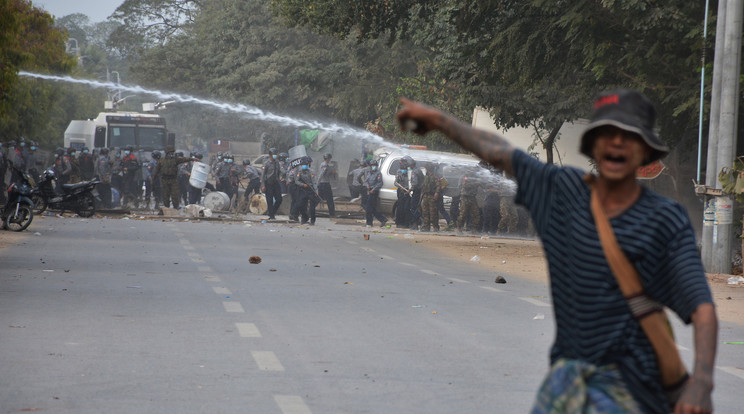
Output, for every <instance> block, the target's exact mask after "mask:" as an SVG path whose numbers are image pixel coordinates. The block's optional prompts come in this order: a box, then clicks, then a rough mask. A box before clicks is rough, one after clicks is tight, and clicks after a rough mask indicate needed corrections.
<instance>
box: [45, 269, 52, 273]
mask: <svg viewBox="0 0 744 414" xmlns="http://www.w3.org/2000/svg"><path fill="white" fill-rule="evenodd" d="M44 271H45V272H49V273H51V272H53V271H54V270H49V269H44Z"/></svg>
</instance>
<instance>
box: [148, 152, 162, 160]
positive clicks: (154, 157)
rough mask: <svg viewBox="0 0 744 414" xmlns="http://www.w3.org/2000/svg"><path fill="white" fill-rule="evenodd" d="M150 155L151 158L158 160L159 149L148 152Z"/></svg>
mask: <svg viewBox="0 0 744 414" xmlns="http://www.w3.org/2000/svg"><path fill="white" fill-rule="evenodd" d="M150 156H151V157H152V158H153V159H156V160H159V159H160V151H153V152H152V154H150Z"/></svg>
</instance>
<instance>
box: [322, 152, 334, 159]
mask: <svg viewBox="0 0 744 414" xmlns="http://www.w3.org/2000/svg"><path fill="white" fill-rule="evenodd" d="M331 158H333V155H331V153H330V152H329V153H328V154H326V155H324V156H323V159H324V160H330V159H331Z"/></svg>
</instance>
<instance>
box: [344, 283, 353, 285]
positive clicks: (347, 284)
mask: <svg viewBox="0 0 744 414" xmlns="http://www.w3.org/2000/svg"><path fill="white" fill-rule="evenodd" d="M353 284H354V282H344V285H353Z"/></svg>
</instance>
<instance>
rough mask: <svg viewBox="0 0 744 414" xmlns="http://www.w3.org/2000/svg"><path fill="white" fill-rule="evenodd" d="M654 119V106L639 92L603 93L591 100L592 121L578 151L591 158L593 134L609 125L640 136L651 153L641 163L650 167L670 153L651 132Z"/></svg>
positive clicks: (583, 135)
mask: <svg viewBox="0 0 744 414" xmlns="http://www.w3.org/2000/svg"><path fill="white" fill-rule="evenodd" d="M655 119H656V110H654V105H653V104H652V103H651V101H650V100H649V99H648V98H646V97H645V96H643V95H642V94H641V93H640V92H638V91H634V90H627V89H620V90H617V91H611V92H604V93H602V94H600V95H599V96H598V97H597V99H595V101H594V113H593V114H592V118H591V121H590V122H589V125H587V127H586V130H584V133H583V134H582V135H581V147H580V151H581V153H582V154H584V155H586V156H587V157H589V158H592V146H593V144H594V139H593V138H594V134H593V133H592V132H593V131H594V129H596V128H598V127H601V126H605V125H612V126H615V127H618V128H620V129H623V130H625V131H630V132H634V133H636V134H638V135H640V136H641V138H642V139H643V141H644V142H645V143H646V144H647V145H648V146H649V147H651V150H652V151H651V155H650V156H649V158H648V159H646V160H644V165H646V164H650V163H652V162H654V161H656V160H658V159H660V158H662V157H664V156H665V155H667V154H668V153H669V147H667V146H666V145H665V144H664V143H663V142H662V141H661V140H660V139H659V137H658V136H657V135H656V133H655V132H654V121H655Z"/></svg>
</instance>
